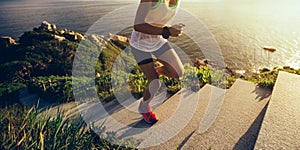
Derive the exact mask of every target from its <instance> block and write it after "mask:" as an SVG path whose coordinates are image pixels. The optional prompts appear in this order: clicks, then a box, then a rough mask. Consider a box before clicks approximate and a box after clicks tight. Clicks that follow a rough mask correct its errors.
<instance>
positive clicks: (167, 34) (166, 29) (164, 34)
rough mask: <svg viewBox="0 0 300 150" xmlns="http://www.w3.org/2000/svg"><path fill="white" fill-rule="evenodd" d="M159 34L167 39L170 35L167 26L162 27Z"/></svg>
mask: <svg viewBox="0 0 300 150" xmlns="http://www.w3.org/2000/svg"><path fill="white" fill-rule="evenodd" d="M161 35H162V37H163V38H164V39H168V38H169V37H170V36H171V32H170V29H169V27H167V26H165V27H163V29H162V34H161Z"/></svg>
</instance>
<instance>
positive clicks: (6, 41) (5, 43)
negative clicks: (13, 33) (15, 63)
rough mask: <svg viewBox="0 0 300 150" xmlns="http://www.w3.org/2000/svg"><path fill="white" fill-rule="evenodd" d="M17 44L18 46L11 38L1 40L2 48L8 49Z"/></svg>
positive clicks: (4, 37)
mask: <svg viewBox="0 0 300 150" xmlns="http://www.w3.org/2000/svg"><path fill="white" fill-rule="evenodd" d="M15 44H17V42H16V41H15V40H14V39H13V38H12V37H10V36H3V37H1V38H0V48H8V47H10V46H11V45H15Z"/></svg>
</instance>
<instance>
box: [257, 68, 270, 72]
mask: <svg viewBox="0 0 300 150" xmlns="http://www.w3.org/2000/svg"><path fill="white" fill-rule="evenodd" d="M269 71H270V69H268V68H262V69H259V72H260V73H264V72H269Z"/></svg>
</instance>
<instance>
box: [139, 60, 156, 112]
mask: <svg viewBox="0 0 300 150" xmlns="http://www.w3.org/2000/svg"><path fill="white" fill-rule="evenodd" d="M139 67H140V68H141V70H142V71H143V72H144V74H145V76H146V78H147V79H148V85H147V87H146V89H145V91H144V94H143V101H142V103H143V105H144V106H142V105H141V107H140V111H142V113H146V112H145V111H149V110H146V109H147V108H146V107H147V106H148V104H149V103H150V101H151V99H152V98H153V97H154V95H155V94H156V93H157V91H158V89H159V88H160V86H161V82H160V81H159V76H158V74H157V73H156V70H155V68H154V62H150V63H147V64H142V65H139Z"/></svg>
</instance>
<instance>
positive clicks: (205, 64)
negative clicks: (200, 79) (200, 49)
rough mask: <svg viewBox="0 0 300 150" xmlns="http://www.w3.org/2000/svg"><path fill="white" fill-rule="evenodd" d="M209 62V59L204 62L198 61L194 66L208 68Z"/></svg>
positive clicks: (203, 60)
mask: <svg viewBox="0 0 300 150" xmlns="http://www.w3.org/2000/svg"><path fill="white" fill-rule="evenodd" d="M208 65H209V64H208V60H207V59H202V60H197V61H196V62H195V63H194V66H195V67H197V68H199V67H200V66H208Z"/></svg>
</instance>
